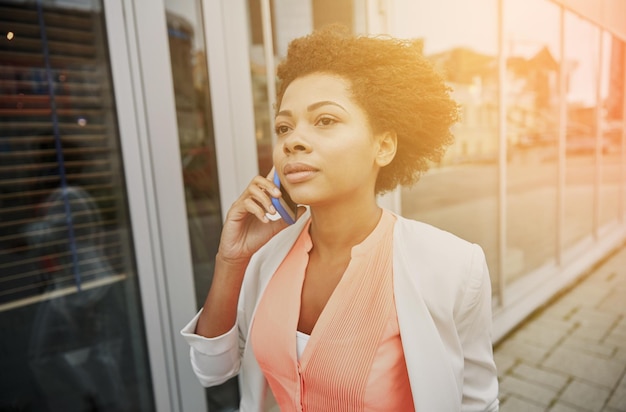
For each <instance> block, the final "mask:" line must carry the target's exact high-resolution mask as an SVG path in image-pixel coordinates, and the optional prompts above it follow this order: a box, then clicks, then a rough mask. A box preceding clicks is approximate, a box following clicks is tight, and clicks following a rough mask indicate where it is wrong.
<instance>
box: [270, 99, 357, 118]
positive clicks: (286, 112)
mask: <svg viewBox="0 0 626 412" xmlns="http://www.w3.org/2000/svg"><path fill="white" fill-rule="evenodd" d="M329 105H330V106H337V107H339V108H340V109H341V110H343V111H344V112H346V113H347V112H348V111H347V110H346V109H345V107H343V106H342V105H340V104H339V103H335V102H333V101H331V100H322V101H321V102H315V103H312V104H310V105H309V106H308V107H307V108H306V110H307V111H308V112H312V111H313V110H316V109H319V108H320V107H323V106H329ZM278 116H289V117H291V116H292V113H291V110H281V111H280V112H278V113H277V114H276V117H278Z"/></svg>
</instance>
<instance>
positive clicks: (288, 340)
mask: <svg viewBox="0 0 626 412" xmlns="http://www.w3.org/2000/svg"><path fill="white" fill-rule="evenodd" d="M395 219H396V218H395V217H394V216H393V215H392V214H391V213H389V212H387V211H383V214H382V217H381V220H380V222H379V223H378V225H377V226H376V228H375V229H374V231H372V233H371V234H370V235H369V236H368V237H367V238H366V239H365V240H364V241H363V242H362V243H360V244H359V245H356V246H354V247H353V248H352V255H351V260H350V263H349V265H348V267H347V269H346V271H345V272H344V274H343V276H342V278H341V280H340V281H339V283H338V284H337V287H336V288H335V290H334V292H333V294H332V295H331V297H330V299H329V300H328V302H327V304H326V306H325V308H324V310H323V311H322V313H321V314H320V317H319V319H318V320H317V323H316V324H315V327H314V328H313V331H312V332H311V336H310V338H309V340H308V342H307V343H306V347H305V348H304V352H303V353H302V357H301V358H300V359H299V360H298V356H297V354H296V332H297V327H298V319H299V315H300V296H301V292H302V285H303V283H304V276H305V271H306V267H307V264H308V253H309V251H310V250H311V248H312V243H311V238H310V236H309V230H308V229H309V227H308V225H309V224H310V222H309V223H308V224H307V227H305V229H304V230H303V231H302V234H301V235H300V237H299V238H298V240H297V241H296V243H295V244H294V246H293V248H292V249H291V251H290V252H289V254H288V255H287V256H286V258H285V260H284V261H283V262H282V264H281V265H280V266H279V268H278V269H277V271H276V273H275V274H274V276H273V277H272V279H271V280H270V282H269V284H268V285H267V288H266V290H265V292H264V294H263V297H262V298H261V300H260V302H259V306H258V308H257V311H256V314H255V318H254V321H253V325H252V331H251V343H252V348H253V350H254V354H255V357H256V358H257V361H258V363H259V365H260V367H261V370H262V371H263V374H264V375H265V378H266V379H267V381H268V383H269V385H270V388H271V389H272V393H273V394H274V397H275V398H276V401H277V402H278V405H279V406H280V409H281V411H283V412H284V411H323V412H328V411H346V410H350V411H400V410H401V411H413V410H414V407H413V398H412V394H411V387H410V385H409V378H408V374H407V369H406V363H405V359H404V353H403V351H402V344H401V341H400V334H399V327H398V321H397V316H396V309H395V304H394V297H393V284H392V234H393V225H394V223H395Z"/></svg>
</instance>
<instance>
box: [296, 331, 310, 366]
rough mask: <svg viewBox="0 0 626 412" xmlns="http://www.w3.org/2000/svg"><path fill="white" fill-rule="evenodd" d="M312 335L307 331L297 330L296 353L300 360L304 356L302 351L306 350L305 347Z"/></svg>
mask: <svg viewBox="0 0 626 412" xmlns="http://www.w3.org/2000/svg"><path fill="white" fill-rule="evenodd" d="M310 337H311V336H310V335H307V334H306V333H302V332H300V331H296V354H297V355H298V360H300V358H301V357H302V353H303V352H304V348H306V344H307V343H308V342H309V338H310Z"/></svg>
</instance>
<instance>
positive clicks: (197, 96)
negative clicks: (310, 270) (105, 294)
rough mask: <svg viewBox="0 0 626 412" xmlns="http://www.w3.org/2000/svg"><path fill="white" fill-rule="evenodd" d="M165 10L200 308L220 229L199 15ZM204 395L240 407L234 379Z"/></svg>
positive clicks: (187, 6)
mask: <svg viewBox="0 0 626 412" xmlns="http://www.w3.org/2000/svg"><path fill="white" fill-rule="evenodd" d="M165 9H166V18H167V33H168V38H169V46H170V59H171V65H172V77H173V83H174V98H175V102H176V119H177V125H178V142H179V145H180V153H181V156H182V159H181V163H182V167H183V181H184V189H185V202H186V207H187V222H188V227H189V239H190V245H191V257H192V264H193V271H194V283H195V292H196V302H197V304H198V308H200V307H201V306H202V305H203V304H204V300H205V298H206V296H207V292H208V290H209V287H210V285H211V281H212V279H213V267H214V265H215V255H216V253H217V246H218V243H219V236H220V233H221V230H222V217H221V216H222V214H221V209H220V195H219V186H218V178H217V162H216V156H215V139H214V134H213V118H212V115H211V113H212V112H211V99H210V95H209V90H210V89H209V87H210V85H209V78H208V69H207V55H206V47H205V44H204V29H203V25H202V20H201V19H202V15H203V14H202V9H201V1H199V0H166V1H165ZM206 392H207V401H208V406H209V410H211V411H227V410H229V411H232V410H235V409H237V408H238V405H239V395H238V388H237V379H236V378H235V379H231V380H230V381H228V382H226V383H225V384H224V385H221V386H217V387H213V388H208V389H207V391H206Z"/></svg>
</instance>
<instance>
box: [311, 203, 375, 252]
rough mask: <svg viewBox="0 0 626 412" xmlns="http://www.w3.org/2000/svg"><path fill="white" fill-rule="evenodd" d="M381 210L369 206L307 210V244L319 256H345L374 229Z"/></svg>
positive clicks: (368, 204)
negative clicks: (309, 243) (309, 226)
mask: <svg viewBox="0 0 626 412" xmlns="http://www.w3.org/2000/svg"><path fill="white" fill-rule="evenodd" d="M381 214H382V209H381V208H380V207H379V206H378V205H377V204H376V198H375V197H374V198H372V199H371V202H365V203H364V202H360V204H359V205H358V206H355V205H350V204H348V205H346V204H345V203H344V204H341V205H337V206H334V207H321V206H320V207H311V228H310V233H311V241H312V242H313V248H314V249H315V250H316V251H317V253H318V254H319V255H320V256H325V257H329V258H331V257H333V256H337V255H342V254H345V253H349V252H350V250H351V249H352V247H353V246H355V245H358V244H359V243H361V242H362V241H363V240H364V239H365V238H366V237H367V236H368V235H369V234H370V233H372V231H373V230H374V228H375V227H376V225H377V224H378V221H379V220H380V216H381Z"/></svg>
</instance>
